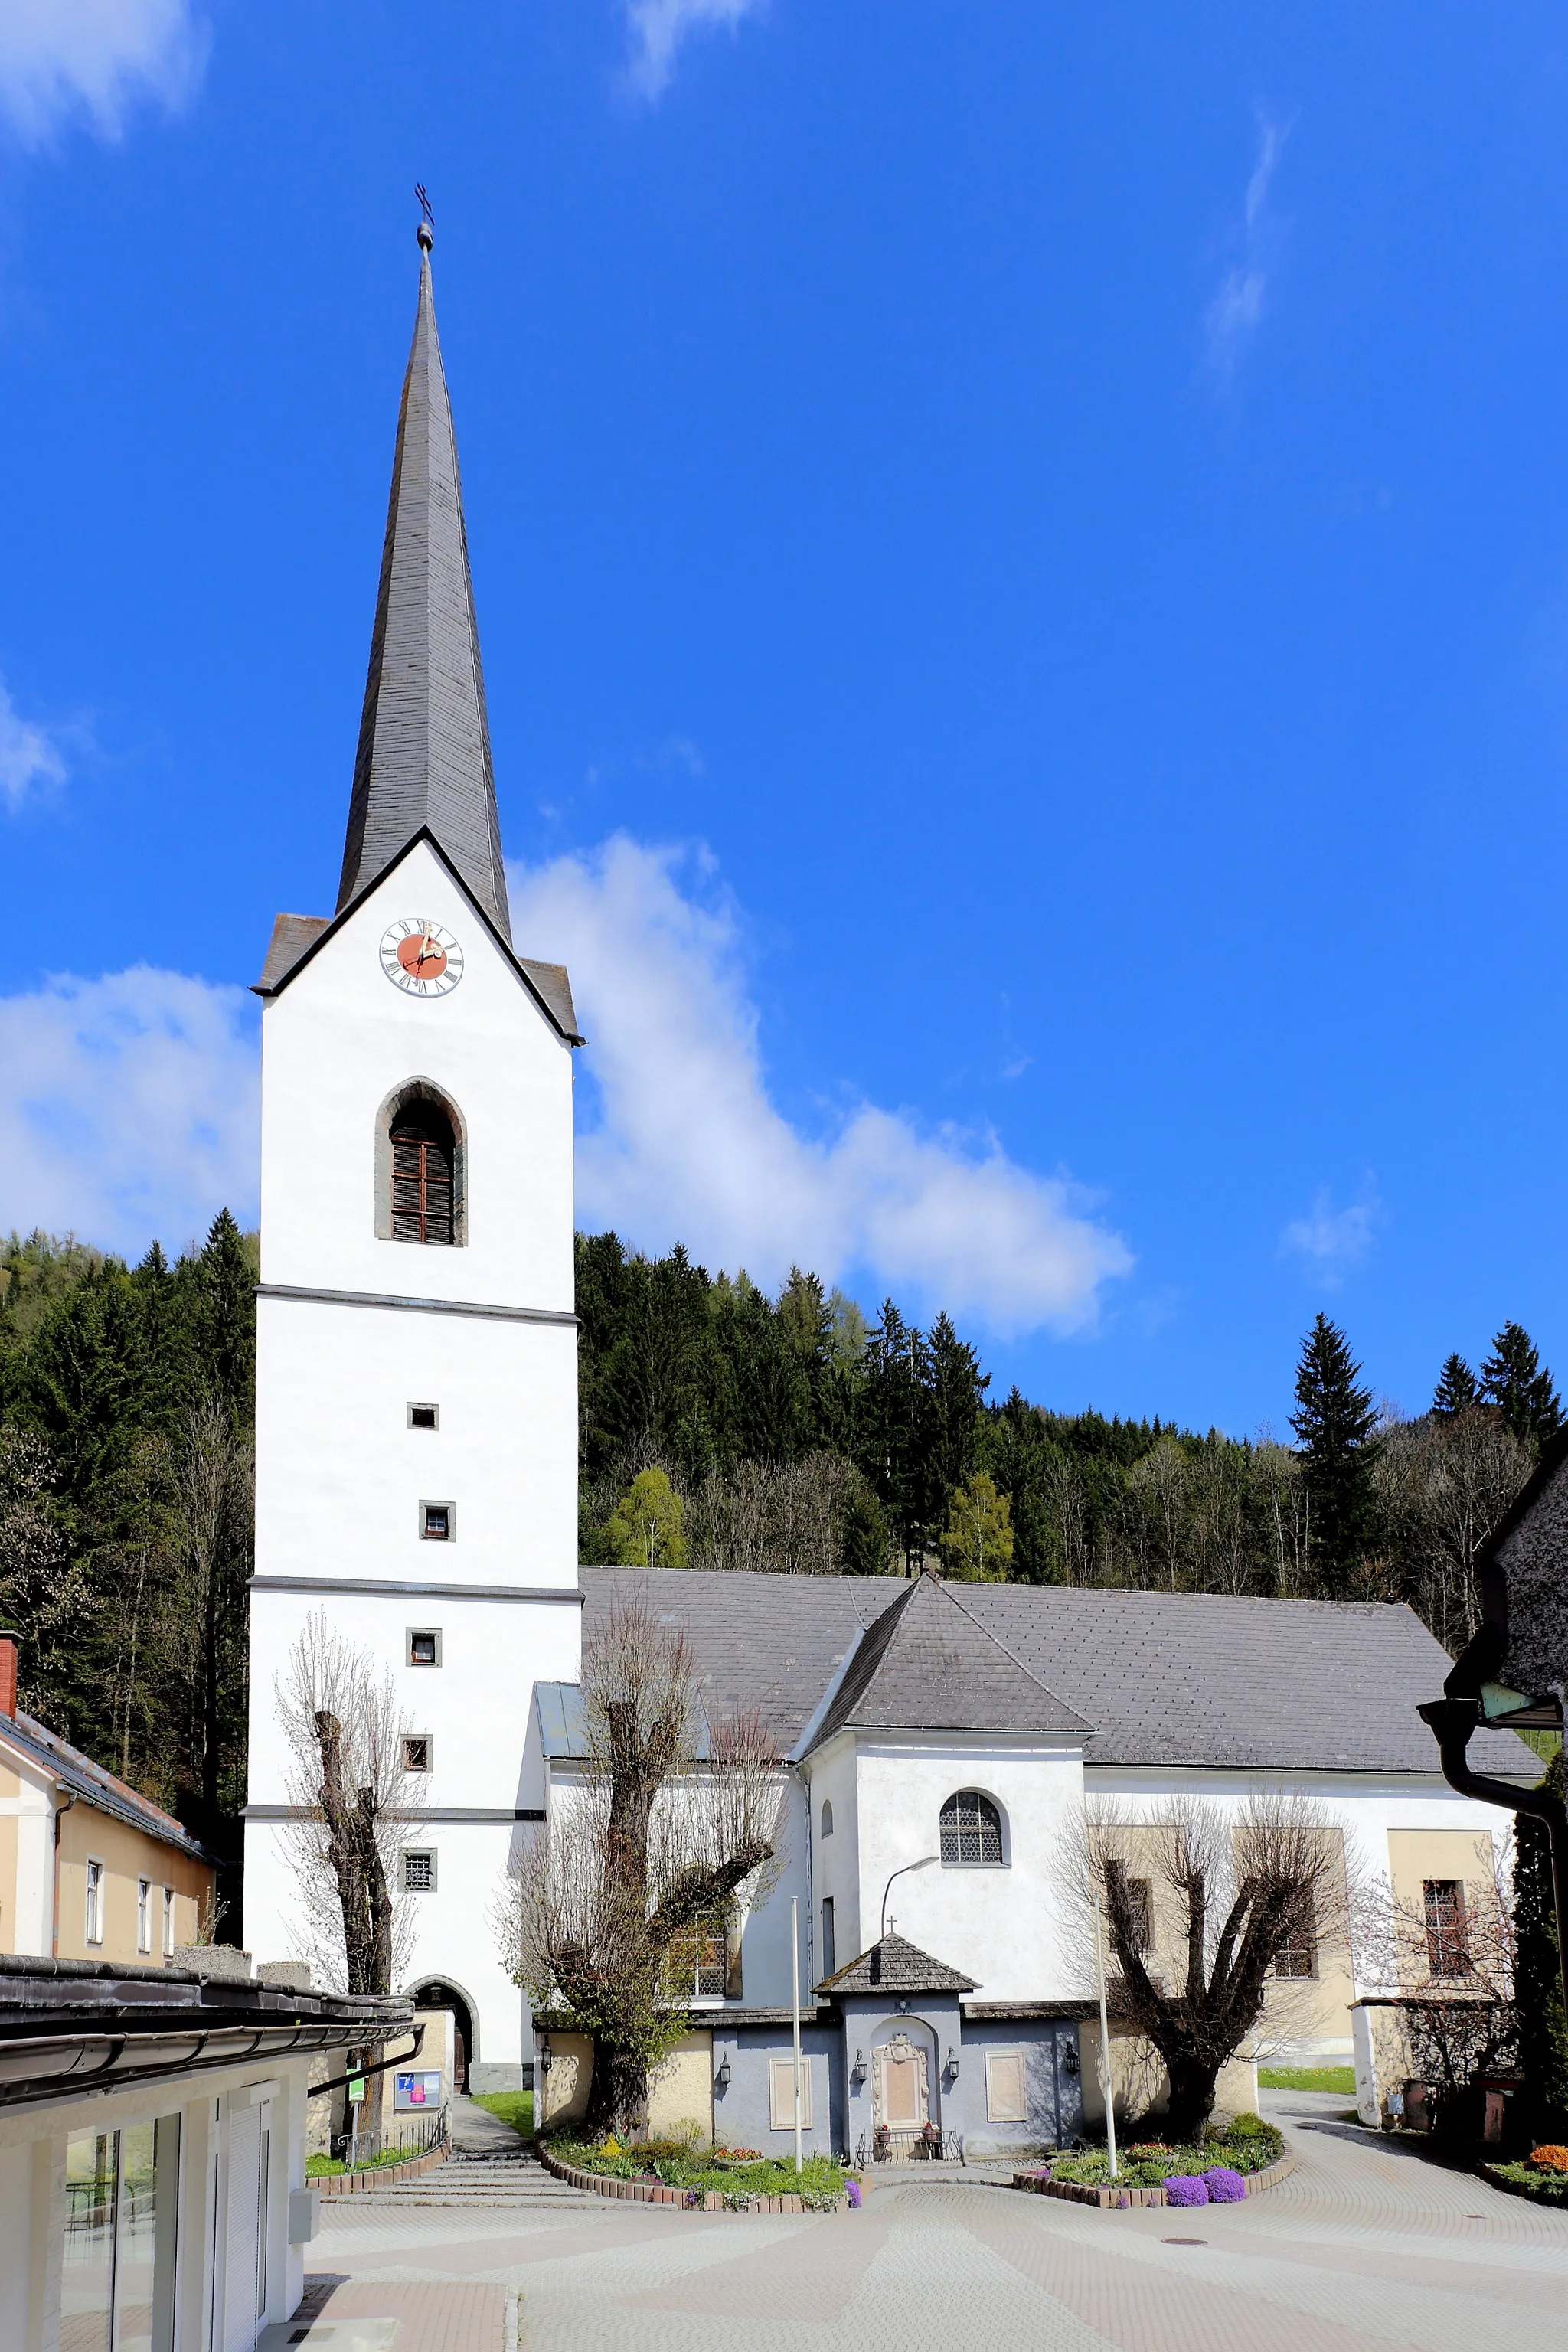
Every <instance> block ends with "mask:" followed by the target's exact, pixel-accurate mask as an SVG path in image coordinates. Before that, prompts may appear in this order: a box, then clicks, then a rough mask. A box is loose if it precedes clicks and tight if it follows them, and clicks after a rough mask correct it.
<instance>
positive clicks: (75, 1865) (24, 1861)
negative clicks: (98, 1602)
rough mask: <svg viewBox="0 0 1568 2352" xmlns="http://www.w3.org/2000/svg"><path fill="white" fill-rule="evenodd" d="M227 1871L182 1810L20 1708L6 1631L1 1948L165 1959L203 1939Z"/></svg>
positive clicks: (150, 1961) (0, 1763)
mask: <svg viewBox="0 0 1568 2352" xmlns="http://www.w3.org/2000/svg"><path fill="white" fill-rule="evenodd" d="M215 1879H216V1861H215V1858H214V1857H213V1856H212V1855H211V1854H209V1853H207V1851H206V1849H205V1847H204V1846H202V1845H201V1844H199V1843H197V1841H196V1840H195V1838H194V1837H192V1836H191V1834H190V1832H189V1831H187V1830H184V1829H182V1827H181V1826H180V1824H179V1822H177V1821H175V1820H174V1818H173V1817H172V1815H170V1814H168V1813H165V1812H163V1811H162V1810H161V1808H160V1807H158V1806H157V1805H154V1804H153V1803H152V1802H151V1801H150V1800H149V1799H147V1798H146V1797H142V1796H138V1794H137V1792H136V1790H134V1789H130V1788H127V1787H126V1785H125V1783H124V1781H123V1780H116V1779H115V1777H114V1775H113V1773H112V1772H106V1771H105V1770H104V1769H103V1768H102V1767H101V1765H98V1764H95V1763H93V1761H92V1760H91V1759H90V1758H89V1757H87V1756H83V1755H82V1754H81V1753H80V1751H79V1749H77V1748H72V1747H70V1746H69V1745H68V1743H67V1742H66V1741H65V1740H63V1739H61V1738H58V1736H57V1734H56V1733H54V1732H52V1731H50V1730H48V1729H47V1727H45V1726H44V1725H43V1724H41V1723H36V1722H34V1720H33V1718H32V1717H30V1716H26V1715H18V1714H17V1712H16V1643H15V1642H14V1641H13V1640H11V1639H10V1638H9V1636H7V1635H4V1634H0V1952H12V1953H26V1954H37V1955H38V1956H39V1957H41V1958H56V1959H69V1960H103V1961H114V1962H119V1963H124V1962H132V1963H137V1962H139V1963H140V1964H141V1965H142V1967H144V1968H158V1967H161V1966H162V1965H163V1963H164V1962H166V1961H167V1960H168V1959H169V1958H171V1956H172V1955H173V1953H174V1951H175V1950H176V1948H178V1947H179V1946H181V1945H184V1944H194V1943H195V1942H197V1941H198V1939H199V1937H200V1933H201V1923H202V1917H203V1914H204V1912H205V1911H207V1910H208V1909H209V1908H210V1904H211V1898H212V1893H213V1886H214V1883H215Z"/></svg>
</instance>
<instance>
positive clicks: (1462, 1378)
mask: <svg viewBox="0 0 1568 2352" xmlns="http://www.w3.org/2000/svg"><path fill="white" fill-rule="evenodd" d="M1480 1401H1481V1392H1480V1389H1479V1385H1478V1384H1477V1381H1476V1376H1475V1374H1474V1372H1472V1371H1471V1370H1470V1368H1469V1366H1468V1364H1467V1363H1466V1361H1465V1360H1464V1358H1463V1356H1458V1355H1455V1356H1445V1357H1444V1359H1443V1369H1442V1370H1441V1371H1440V1372H1439V1373H1438V1375H1437V1386H1436V1391H1434V1393H1433V1398H1432V1410H1433V1412H1436V1413H1441V1414H1442V1415H1443V1417H1444V1419H1445V1420H1450V1421H1451V1420H1452V1418H1453V1416H1454V1415H1455V1413H1457V1412H1469V1410H1470V1407H1471V1406H1472V1405H1478V1404H1479V1402H1480Z"/></svg>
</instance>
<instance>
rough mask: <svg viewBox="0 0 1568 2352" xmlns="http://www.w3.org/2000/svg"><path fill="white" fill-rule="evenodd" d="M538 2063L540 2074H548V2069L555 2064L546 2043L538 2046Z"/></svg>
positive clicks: (548, 2045)
mask: <svg viewBox="0 0 1568 2352" xmlns="http://www.w3.org/2000/svg"><path fill="white" fill-rule="evenodd" d="M538 2063H539V2071H540V2073H541V2074H549V2072H550V2069H551V2068H552V2066H553V2064H554V2063H555V2059H554V2054H553V2053H552V2050H551V2047H550V2044H549V2042H541V2043H540V2045H539V2060H538Z"/></svg>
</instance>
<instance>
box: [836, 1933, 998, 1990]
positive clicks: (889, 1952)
mask: <svg viewBox="0 0 1568 2352" xmlns="http://www.w3.org/2000/svg"><path fill="white" fill-rule="evenodd" d="M816 1990H817V1991H818V1992H819V1993H823V1992H973V1990H974V1979H973V1977H966V1976H962V1975H960V1973H959V1971H958V1969H950V1968H949V1967H948V1965H947V1963H946V1961H945V1960H933V1959H932V1958H931V1954H930V1953H929V1952H922V1951H921V1949H920V1948H919V1947H918V1946H917V1945H914V1944H910V1943H907V1942H906V1941H905V1939H904V1937H902V1936H894V1935H890V1934H889V1935H887V1936H884V1937H882V1940H881V1942H880V1943H879V1944H873V1945H872V1947H871V1948H870V1950H869V1951H868V1952H862V1953H861V1954H860V1956H859V1958H858V1959H853V1960H851V1961H850V1962H849V1963H848V1965H847V1967H846V1968H842V1969H837V1970H836V1971H835V1973H834V1974H833V1975H832V1976H830V1977H824V1978H823V1979H822V1982H821V1983H820V1984H819V1985H818V1986H817V1988H816Z"/></svg>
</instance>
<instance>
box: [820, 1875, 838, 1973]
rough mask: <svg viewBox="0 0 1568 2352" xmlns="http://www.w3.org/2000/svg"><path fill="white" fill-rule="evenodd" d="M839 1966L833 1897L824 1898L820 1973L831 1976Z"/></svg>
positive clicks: (826, 1896)
mask: <svg viewBox="0 0 1568 2352" xmlns="http://www.w3.org/2000/svg"><path fill="white" fill-rule="evenodd" d="M837 1966H838V1937H837V1931H836V1929H835V1927H834V1921H833V1897H832V1895H824V1896H823V1898H822V1967H821V1969H820V1970H819V1974H820V1975H822V1976H825V1977H830V1976H831V1975H832V1974H833V1972H834V1970H835V1969H837Z"/></svg>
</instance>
